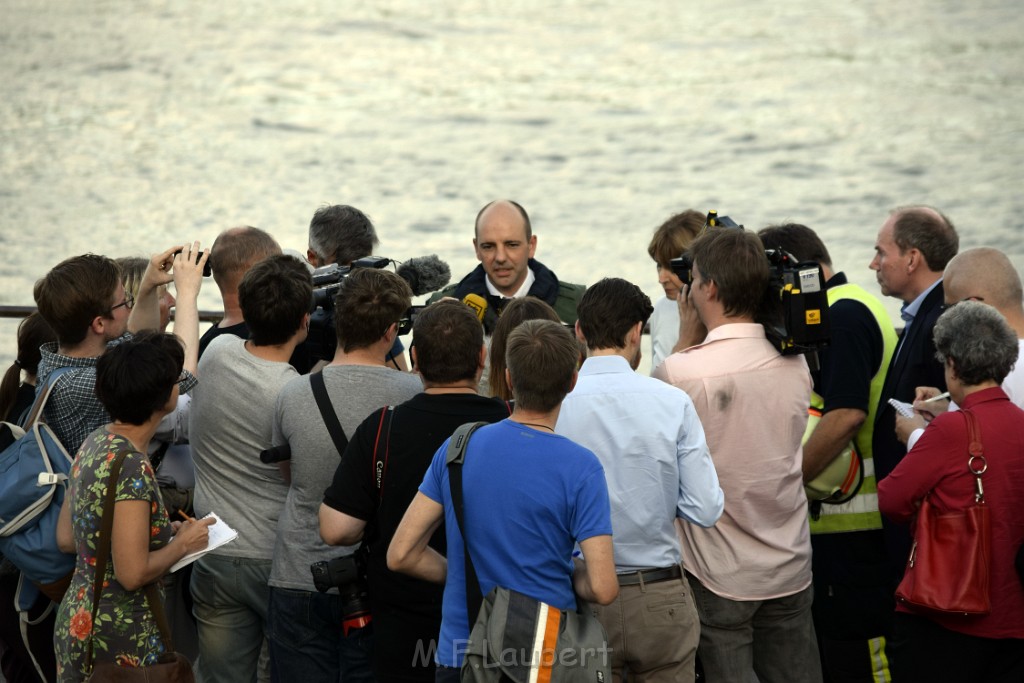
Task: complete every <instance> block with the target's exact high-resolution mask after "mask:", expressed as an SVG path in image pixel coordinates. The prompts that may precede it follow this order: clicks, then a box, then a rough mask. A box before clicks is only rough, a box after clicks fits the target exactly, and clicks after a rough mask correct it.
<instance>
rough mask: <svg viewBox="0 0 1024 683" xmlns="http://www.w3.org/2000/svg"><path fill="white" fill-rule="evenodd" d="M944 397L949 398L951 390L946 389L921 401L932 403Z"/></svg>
mask: <svg viewBox="0 0 1024 683" xmlns="http://www.w3.org/2000/svg"><path fill="white" fill-rule="evenodd" d="M942 399H949V392H948V391H944V392H942V393H941V394H939V395H938V396H932V397H931V398H926V399H924V400H923V401H920V403H931V402H932V401H939V400H942Z"/></svg>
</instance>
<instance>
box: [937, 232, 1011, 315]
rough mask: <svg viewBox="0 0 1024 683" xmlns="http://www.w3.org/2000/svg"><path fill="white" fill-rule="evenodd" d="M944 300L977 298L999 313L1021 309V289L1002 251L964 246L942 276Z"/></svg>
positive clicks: (953, 300) (951, 302) (947, 301)
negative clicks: (964, 248) (963, 249)
mask: <svg viewBox="0 0 1024 683" xmlns="http://www.w3.org/2000/svg"><path fill="white" fill-rule="evenodd" d="M942 286H943V288H944V289H945V292H946V303H947V304H954V303H957V302H959V301H964V300H966V299H978V300H981V301H984V302H985V303H987V304H989V305H990V306H993V307H995V308H996V309H997V310H999V312H1000V313H1003V315H1007V312H1009V311H1017V312H1019V311H1021V309H1022V307H1024V303H1022V300H1024V288H1022V287H1021V281H1020V275H1019V274H1018V273H1017V269H1016V268H1014V267H1013V264H1012V263H1010V259H1009V258H1007V256H1006V254H1004V253H1003V252H1001V251H999V250H998V249H993V248H991V247H977V248H974V249H967V250H965V251H962V252H960V253H959V254H957V255H956V256H954V257H953V258H952V259H951V260H950V262H949V265H947V266H946V271H945V273H944V275H943V278H942Z"/></svg>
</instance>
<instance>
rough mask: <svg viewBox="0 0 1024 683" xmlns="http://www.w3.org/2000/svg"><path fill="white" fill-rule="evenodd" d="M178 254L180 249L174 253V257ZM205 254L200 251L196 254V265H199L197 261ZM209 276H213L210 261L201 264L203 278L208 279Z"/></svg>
mask: <svg viewBox="0 0 1024 683" xmlns="http://www.w3.org/2000/svg"><path fill="white" fill-rule="evenodd" d="M180 253H181V249H179V250H178V251H176V252H174V256H177V255H178V254H180ZM205 253H206V252H205V251H200V252H197V253H196V265H199V261H200V260H201V259H202V258H203V254H205ZM211 275H213V270H212V269H211V268H210V261H209V260H207V261H206V263H204V264H203V277H210V276H211Z"/></svg>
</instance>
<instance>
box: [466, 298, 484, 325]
mask: <svg viewBox="0 0 1024 683" xmlns="http://www.w3.org/2000/svg"><path fill="white" fill-rule="evenodd" d="M462 303H464V304H466V305H467V306H469V308H470V310H472V311H473V312H474V313H476V317H477V320H479V321H480V322H481V323H482V322H483V321H484V314H486V313H487V299H485V298H483V297H482V296H480V295H479V294H467V295H466V296H465V297H463V299H462Z"/></svg>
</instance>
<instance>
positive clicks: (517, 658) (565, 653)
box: [412, 640, 611, 669]
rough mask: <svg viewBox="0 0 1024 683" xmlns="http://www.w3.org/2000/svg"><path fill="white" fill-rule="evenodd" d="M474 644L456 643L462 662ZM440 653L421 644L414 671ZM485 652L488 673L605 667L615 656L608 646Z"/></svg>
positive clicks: (431, 644)
mask: <svg viewBox="0 0 1024 683" xmlns="http://www.w3.org/2000/svg"><path fill="white" fill-rule="evenodd" d="M471 643H472V641H470V640H454V641H452V647H453V649H454V650H455V652H456V653H457V654H458V656H459V659H460V660H461V659H462V658H464V657H465V655H466V653H467V652H468V651H469V648H470V645H471ZM436 651H437V643H436V642H435V641H433V640H431V641H429V642H428V643H426V644H424V642H423V641H422V640H420V641H417V643H416V651H415V653H414V654H413V660H412V665H413V666H414V667H417V666H425V665H427V664H428V663H429V662H431V661H433V660H434V654H435V653H436ZM483 652H485V653H487V654H486V656H485V657H483V658H481V662H480V664H479V666H481V667H482V668H485V669H491V668H497V667H509V668H519V667H533V668H536V667H556V666H557V667H572V666H587V664H588V662H589V663H591V664H593V663H594V662H595V661H596V660H599V662H600V664H602V665H607V663H608V657H609V655H611V648H610V647H608V646H607V645H602V646H601V647H583V648H576V647H564V648H540V649H535V648H529V647H521V648H516V647H505V648H501V649H500V650H498V651H497V652H495V651H493V650H492V649H491V648H489V647H487V641H484V647H483Z"/></svg>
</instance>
